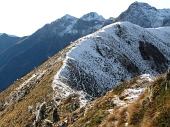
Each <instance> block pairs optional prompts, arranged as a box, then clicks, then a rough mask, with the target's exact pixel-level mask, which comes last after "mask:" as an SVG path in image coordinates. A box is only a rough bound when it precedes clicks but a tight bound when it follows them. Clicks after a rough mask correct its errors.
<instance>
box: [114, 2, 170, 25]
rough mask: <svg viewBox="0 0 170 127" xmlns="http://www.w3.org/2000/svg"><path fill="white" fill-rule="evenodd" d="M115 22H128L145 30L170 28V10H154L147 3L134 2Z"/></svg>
mask: <svg viewBox="0 0 170 127" xmlns="http://www.w3.org/2000/svg"><path fill="white" fill-rule="evenodd" d="M117 21H129V22H131V23H133V24H137V25H139V26H142V27H145V28H151V27H153V28H156V27H162V26H170V9H156V8H155V7H152V6H150V5H149V4H147V3H140V2H134V3H132V4H131V5H130V6H129V8H128V9H127V10H126V11H124V12H123V13H121V14H120V15H119V17H118V18H117V19H116V22H117Z"/></svg>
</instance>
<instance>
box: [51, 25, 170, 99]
mask: <svg viewBox="0 0 170 127" xmlns="http://www.w3.org/2000/svg"><path fill="white" fill-rule="evenodd" d="M169 40H170V28H169V27H167V28H158V29H144V28H142V27H140V26H137V25H134V24H131V23H129V22H123V23H120V22H119V23H115V24H111V25H108V26H106V27H104V28H102V29H100V30H99V31H97V32H95V33H93V34H91V35H88V36H85V37H83V38H80V39H79V40H77V41H76V42H74V43H72V45H71V50H70V51H69V52H68V53H67V55H66V58H65V60H64V64H63V66H62V68H61V70H60V71H59V72H58V73H57V75H56V76H55V82H54V83H53V88H56V87H58V86H59V85H60V84H66V85H68V86H71V87H72V88H75V89H77V90H83V91H85V92H87V93H89V94H90V95H93V96H100V95H101V94H103V93H105V92H106V91H108V90H110V89H112V88H113V87H114V86H115V85H116V84H118V83H119V82H120V81H122V80H127V79H130V78H132V77H135V76H137V75H139V74H144V73H147V74H151V75H152V76H155V75H157V74H159V73H162V72H164V71H165V70H166V69H167V68H168V66H169V61H170V52H169V49H170V42H169Z"/></svg>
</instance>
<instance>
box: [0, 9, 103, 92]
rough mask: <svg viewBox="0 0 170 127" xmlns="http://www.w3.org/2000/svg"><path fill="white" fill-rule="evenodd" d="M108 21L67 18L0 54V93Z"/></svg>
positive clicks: (89, 16)
mask: <svg viewBox="0 0 170 127" xmlns="http://www.w3.org/2000/svg"><path fill="white" fill-rule="evenodd" d="M105 21H106V20H105V19H104V18H103V17H102V16H99V15H98V14H97V13H94V12H92V13H89V14H86V15H84V16H83V17H81V18H80V19H78V18H75V17H73V16H70V15H65V16H63V17H62V18H60V19H57V20H56V21H54V22H52V23H51V24H46V25H45V26H44V27H42V28H41V29H39V30H37V31H36V32H35V33H33V34H32V35H31V36H28V37H25V38H23V39H22V40H20V41H18V42H17V43H16V44H15V45H13V46H11V47H9V48H8V49H7V50H5V51H4V52H3V53H1V54H0V59H1V61H0V79H1V80H0V84H3V85H1V86H0V91H2V89H4V88H6V87H7V86H9V85H10V84H11V83H13V82H14V81H15V80H16V79H17V78H20V77H21V76H23V75H25V74H27V73H28V72H30V71H31V70H33V69H34V68H35V67H37V66H39V65H40V64H41V63H42V62H44V61H45V60H47V59H48V58H49V57H51V56H53V55H54V54H56V53H57V52H59V51H60V50H61V49H63V48H64V47H66V46H67V45H68V44H70V42H72V41H75V40H76V39H78V38H80V37H82V36H85V35H87V34H90V33H93V32H95V31H96V30H98V29H100V28H102V27H103V26H104V24H105Z"/></svg>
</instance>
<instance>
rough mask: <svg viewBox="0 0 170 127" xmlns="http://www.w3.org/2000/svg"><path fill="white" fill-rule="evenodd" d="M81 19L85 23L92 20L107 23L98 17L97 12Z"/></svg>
mask: <svg viewBox="0 0 170 127" xmlns="http://www.w3.org/2000/svg"><path fill="white" fill-rule="evenodd" d="M81 19H82V20H85V21H91V20H100V21H105V19H104V18H103V17H102V16H101V15H98V14H97V13H96V12H90V13H88V14H85V15H83V16H82V17H81Z"/></svg>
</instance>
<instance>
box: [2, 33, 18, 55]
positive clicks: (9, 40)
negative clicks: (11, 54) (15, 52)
mask: <svg viewBox="0 0 170 127" xmlns="http://www.w3.org/2000/svg"><path fill="white" fill-rule="evenodd" d="M19 40H20V38H19V37H13V36H9V35H7V34H5V33H4V34H1V35H0V53H2V52H3V51H5V50H6V49H7V48H9V47H10V46H12V45H14V44H16V42H18V41H19Z"/></svg>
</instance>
